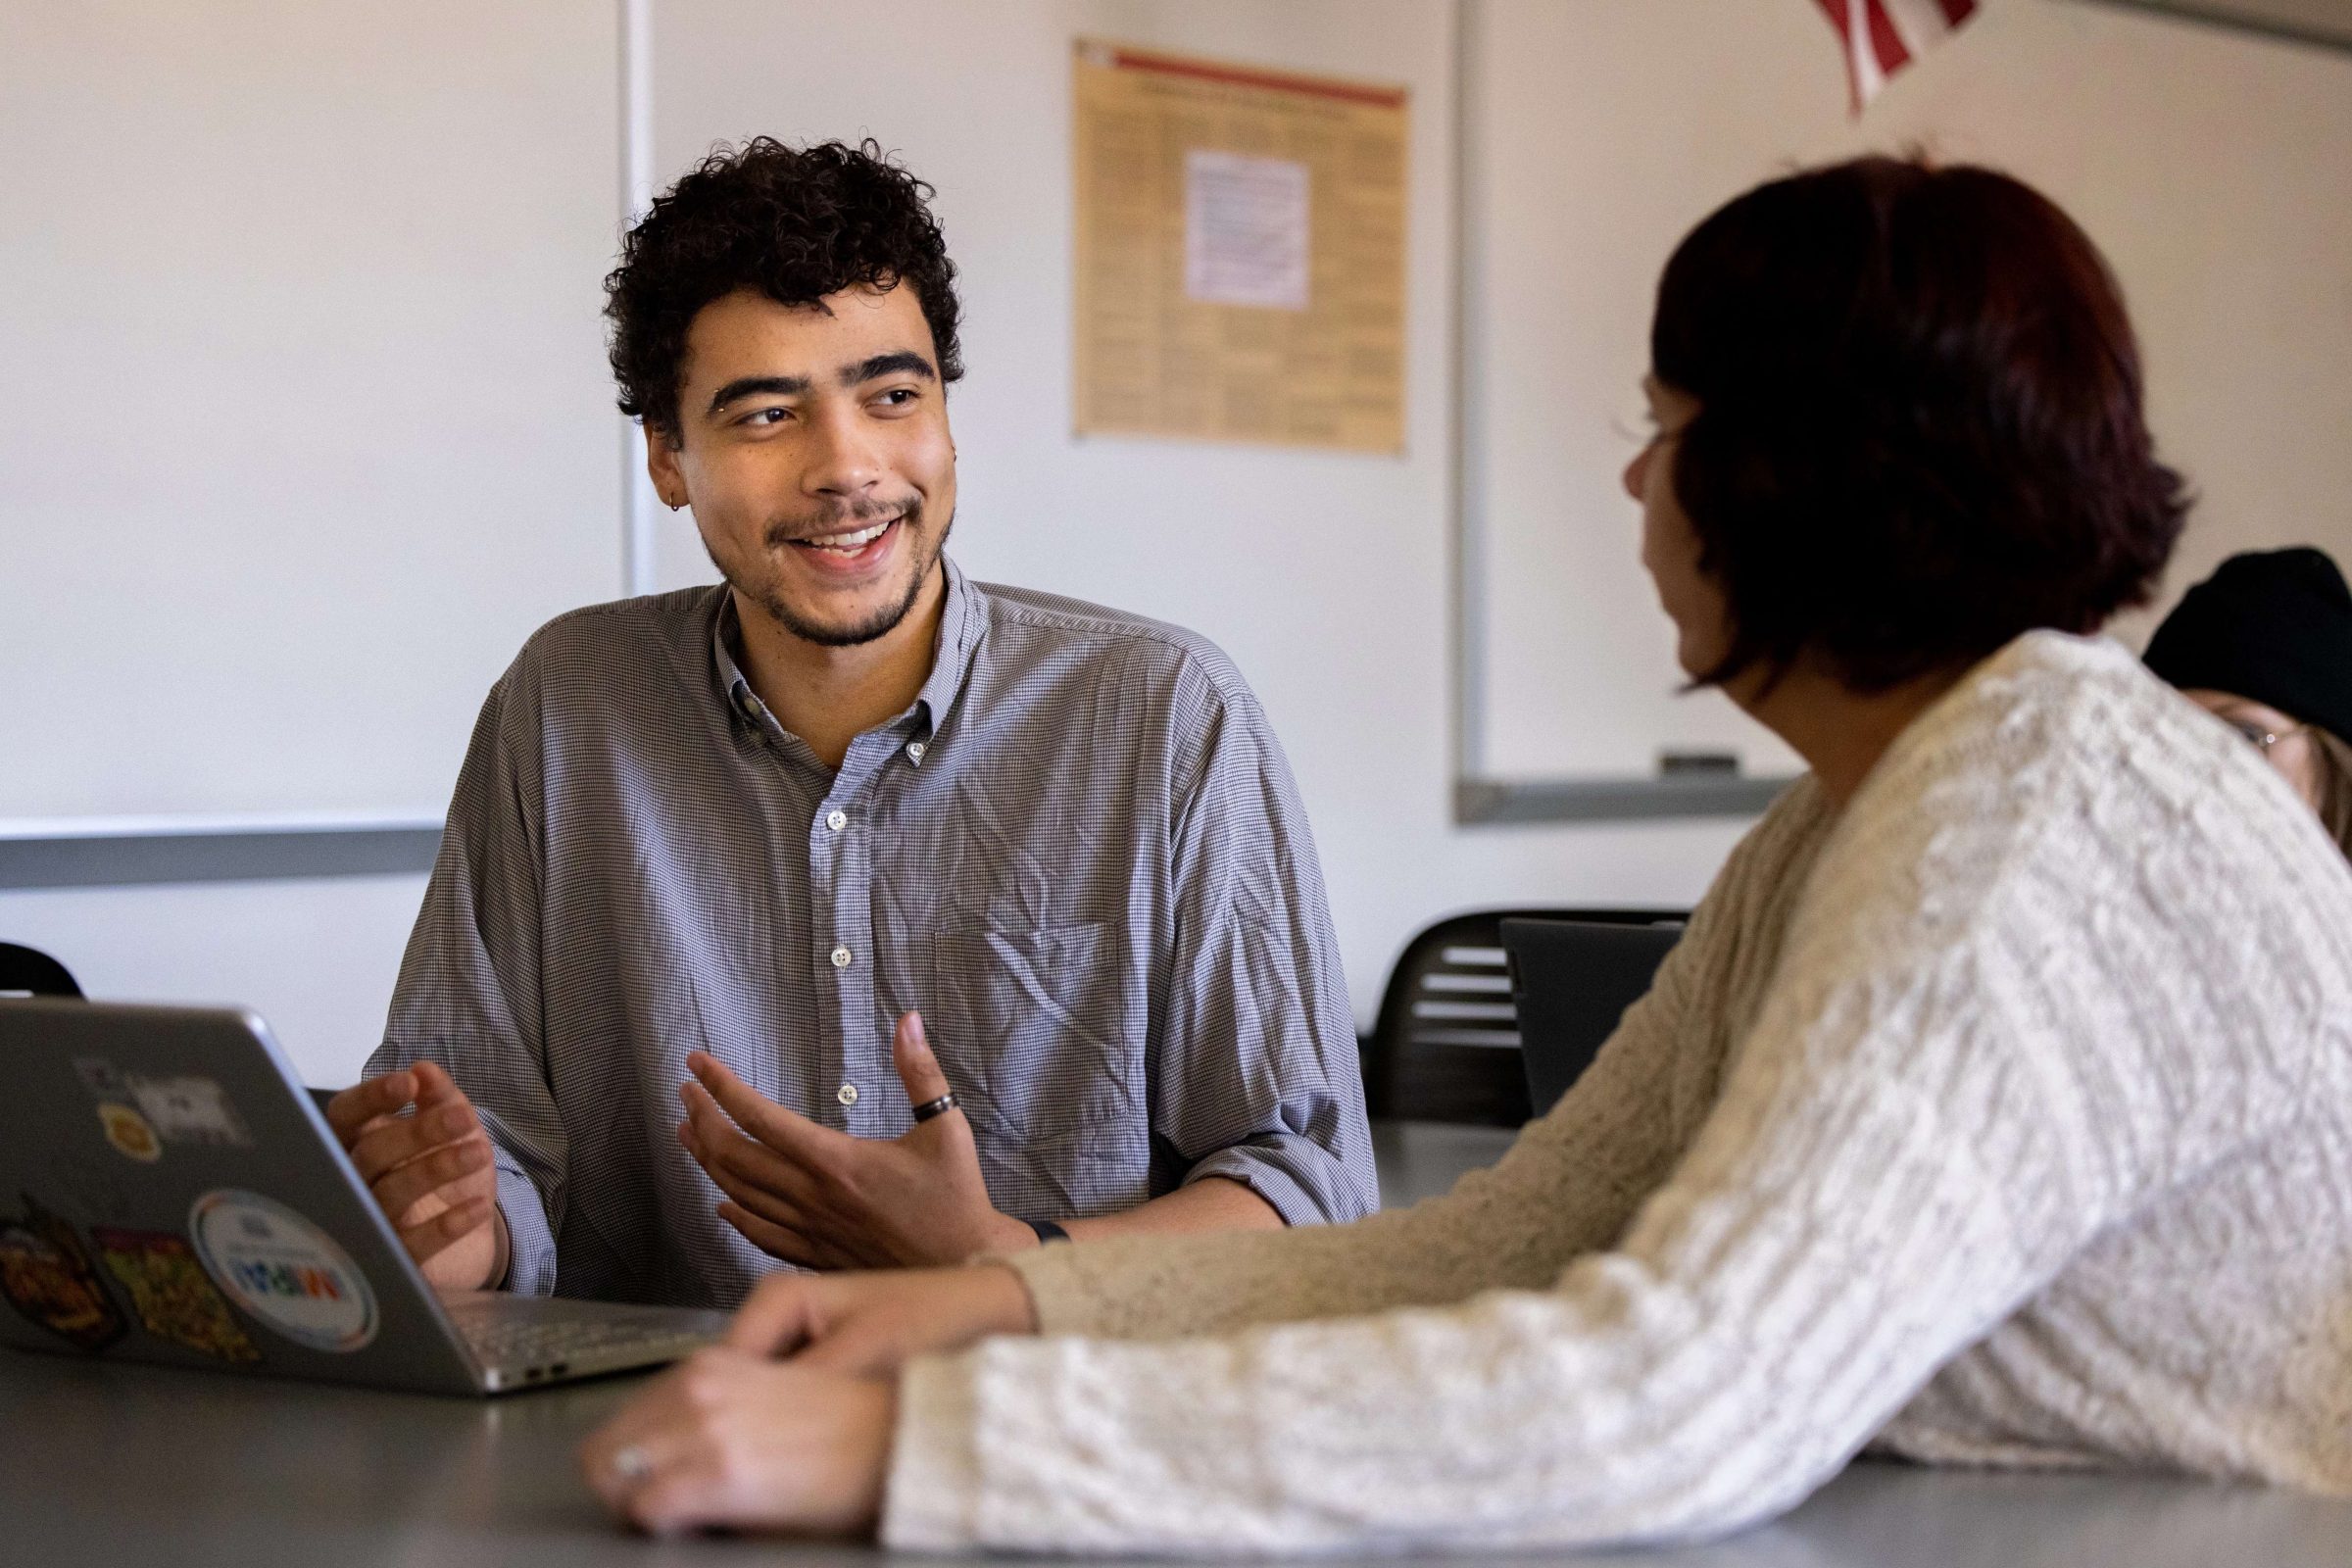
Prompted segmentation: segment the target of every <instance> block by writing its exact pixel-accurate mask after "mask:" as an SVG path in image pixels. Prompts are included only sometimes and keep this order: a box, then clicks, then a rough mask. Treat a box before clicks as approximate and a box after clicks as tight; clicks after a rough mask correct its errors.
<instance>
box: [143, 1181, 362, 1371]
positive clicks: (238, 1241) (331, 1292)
mask: <svg viewBox="0 0 2352 1568" xmlns="http://www.w3.org/2000/svg"><path fill="white" fill-rule="evenodd" d="M188 1234H189V1236H190V1237H191V1238H192V1239H193V1240H194V1241H195V1244H196V1255H197V1257H198V1259H199V1260H201V1261H202V1262H203V1264H204V1271H205V1272H206V1273H207V1274H209V1275H211V1276H212V1279H213V1283H214V1284H216V1285H218V1286H220V1287H221V1289H222V1290H223V1291H226V1292H227V1293H228V1297H229V1299H231V1300H233V1301H235V1302H236V1303H237V1304H238V1305H239V1306H241V1307H243V1308H244V1309H245V1310H246V1311H247V1312H248V1313H250V1314H251V1315H252V1316H253V1317H254V1318H255V1319H257V1320H258V1321H259V1322H260V1323H261V1324H262V1326H263V1327H265V1328H268V1329H270V1330H271V1331H273V1332H275V1333H278V1334H282V1335H284V1336H285V1337H286V1338H287V1339H289V1340H292V1341H293V1342H294V1343H295V1344H297V1345H304V1346H308V1347H310V1348H312V1349H314V1350H331V1351H334V1352H336V1353H338V1354H346V1355H348V1354H349V1353H351V1352H352V1351H354V1350H359V1349H364V1348H367V1346H368V1344H369V1342H371V1341H372V1340H374V1338H375V1331H376V1327H377V1318H376V1310H375V1291H374V1290H373V1288H372V1287H370V1286H369V1285H368V1277H367V1276H366V1275H365V1274H362V1273H361V1272H360V1269H359V1265H358V1264H356V1263H354V1262H353V1261H352V1260H351V1255H350V1254H349V1253H347V1252H345V1251H344V1250H343V1249H342V1248H340V1247H338V1246H336V1245H335V1240H334V1238H333V1237H331V1236H329V1235H327V1234H326V1232H324V1231H322V1230H320V1229H319V1227H318V1226H316V1225H314V1224H312V1223H311V1222H310V1221H309V1220H307V1219H305V1218H303V1217H302V1215H300V1214H298V1213H296V1212H295V1211H294V1210H293V1209H291V1208H288V1207H287V1206H286V1205H285V1204H283V1203H281V1202H279V1201H276V1200H275V1199H273V1198H264V1197H263V1196H262V1195H261V1194H259V1193H247V1192H239V1191H236V1190H234V1189H230V1188H223V1189H221V1190H219V1191H217V1192H210V1193H207V1194H205V1195H204V1196H203V1197H202V1198H199V1199H198V1200H196V1202H195V1205H194V1206H193V1207H191V1208H190V1209H189V1210H188Z"/></svg>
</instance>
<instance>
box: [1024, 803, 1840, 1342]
mask: <svg viewBox="0 0 2352 1568" xmlns="http://www.w3.org/2000/svg"><path fill="white" fill-rule="evenodd" d="M1791 795H1792V798H1791V799H1789V800H1788V801H1786V802H1784V803H1783V804H1782V805H1781V806H1780V807H1777V808H1776V809H1775V810H1774V811H1773V812H1772V813H1771V814H1770V815H1768V816H1767V817H1766V819H1765V820H1764V821H1763V822H1761V823H1759V824H1758V826H1757V827H1756V829H1755V830H1754V831H1753V832H1752V833H1750V834H1749V835H1748V837H1747V838H1746V839H1745V840H1743V841H1742V843H1741V844H1740V847H1739V849H1738V850H1737V851H1735V853H1734V855H1733V857H1732V858H1731V859H1730V860H1729V861H1728V862H1727V864H1726V865H1725V867H1724V870H1723V871H1722V873H1721V874H1720V875H1719V876H1718V877H1717V879H1716V883H1715V886H1714V887H1713V888H1712V889H1711V890H1710V891H1709V893H1708V896H1707V898H1706V899H1705V900H1704V901H1702V902H1701V903H1700V905H1699V907H1697V908H1696V909H1695V910H1693V911H1692V914H1691V925H1690V928H1689V930H1688V931H1687V932H1686V933H1685V935H1684V937H1683V940H1682V941H1681V942H1679V943H1677V944H1676V945H1675V947H1674V949H1673V950H1672V951H1671V952H1670V953H1669V954H1668V955H1667V957H1666V960H1665V962H1664V963H1663V964H1662V965H1660V967H1659V971H1658V975H1657V978H1656V980H1655V981H1654V982H1653V983H1652V985H1651V988H1650V991H1649V992H1648V994H1647V995H1646V996H1644V997H1643V998H1642V1000H1641V1001H1640V1002H1638V1003H1636V1004H1635V1005H1633V1006H1632V1007H1631V1008H1629V1009H1628V1010H1627V1012H1626V1014H1625V1017H1624V1018H1623V1019H1622V1020H1621V1021H1620V1023H1619V1025H1618V1028H1617V1030H1616V1031H1615V1033H1614V1034H1612V1035H1611V1037H1610V1039H1609V1041H1608V1043H1607V1044H1606V1045H1605V1046H1604V1047H1603V1048H1602V1049H1601V1051H1600V1053H1599V1054H1598V1055H1597V1056H1596V1057H1595V1059H1594V1061H1593V1065H1592V1066H1591V1067H1590V1068H1589V1069H1588V1070H1587V1071H1586V1072H1585V1073H1584V1074H1583V1076H1581V1077H1580V1078H1579V1079H1578V1080H1577V1082H1576V1084H1575V1086H1574V1087H1573V1088H1572V1089H1570V1091H1569V1092H1568V1093H1567V1094H1566V1095H1565V1096H1563V1097H1562V1098H1561V1100H1560V1103H1558V1104H1557V1105H1555V1106H1554V1107H1553V1108H1552V1109H1551V1111H1550V1112H1549V1113H1548V1114H1547V1115H1545V1116H1544V1118H1543V1119H1542V1120H1540V1121H1537V1122H1535V1123H1532V1124H1531V1125H1530V1126H1529V1127H1528V1128H1527V1129H1526V1130H1525V1131H1524V1132H1523V1133H1522V1134H1521V1135H1520V1137H1519V1138H1518V1140H1517V1141H1516V1142H1515V1143H1513V1144H1512V1146H1511V1148H1510V1150H1509V1152H1507V1153H1506V1154H1505V1155H1504V1156H1503V1158H1502V1159H1501V1160H1500V1161H1499V1162H1498V1163H1496V1164H1495V1166H1494V1167H1493V1168H1491V1169H1487V1170H1479V1171H1473V1172H1471V1173H1469V1174H1468V1175H1466V1176H1464V1177H1463V1178H1462V1179H1461V1180H1460V1181H1459V1182H1458V1183H1457V1184H1456V1185H1455V1186H1454V1188H1453V1189H1452V1190H1451V1191H1450V1192H1448V1193H1446V1195H1445V1196H1443V1197H1440V1198H1433V1199H1430V1200H1427V1201H1423V1202H1420V1203H1416V1204H1414V1205H1413V1206H1412V1207H1411V1208H1409V1209H1391V1210H1387V1211H1384V1212H1382V1213H1378V1214H1374V1215H1372V1216H1370V1217H1368V1218H1365V1219H1362V1220H1358V1221H1356V1222H1354V1223H1352V1224H1348V1225H1345V1226H1329V1227H1306V1226H1300V1227H1294V1228H1291V1229H1287V1230H1280V1231H1255V1232H1216V1233H1210V1234H1205V1235H1201V1236H1187V1237H1152V1236H1141V1237H1132V1238H1119V1239H1115V1240H1108V1241H1102V1242H1093V1243H1088V1244H1087V1245H1085V1246H1080V1247H1052V1248H1041V1249H1038V1250H1033V1251H1028V1252H1022V1253H1018V1254H1016V1255H1015V1256H1014V1257H1013V1258H1011V1259H1009V1260H1008V1261H1010V1262H1011V1264H1012V1266H1013V1267H1014V1268H1015V1269H1017V1270H1018V1271H1019V1272H1020V1274H1021V1276H1022V1279H1023V1282H1024V1284H1025V1285H1026V1286H1027V1287H1028V1290H1029V1294H1030V1298H1031V1299H1032V1301H1033V1302H1034V1304H1035V1306H1036V1309H1037V1316H1038V1321H1039V1325H1040V1327H1041V1329H1042V1331H1043V1332H1045V1333H1047V1334H1086V1335H1092V1336H1097V1337H1101V1338H1110V1339H1155V1338H1165V1337H1170V1336H1175V1335H1186V1334H1201V1333H1211V1332H1218V1331H1224V1330H1230V1329H1236V1328H1241V1327H1246V1326H1248V1325H1250V1324H1256V1323H1276V1322H1295V1321H1299V1320H1301V1319H1307V1318H1325V1317H1342V1316H1348V1315H1352V1314H1356V1313H1363V1312H1374V1311H1380V1310H1383V1309H1385V1308H1389V1307H1399V1306H1419V1305H1435V1304H1439V1303H1443V1302H1448V1301H1459V1300H1462V1299H1465V1298H1467V1297H1470V1296H1472V1295H1475V1294H1476V1293H1478V1292H1480V1291H1482V1290H1492V1289H1496V1288H1501V1287H1518V1288H1523V1289H1530V1290H1533V1289H1540V1288H1542V1287H1544V1286H1546V1285H1548V1284H1550V1283H1551V1281H1552V1280H1553V1279H1554V1278H1555V1277H1557V1275H1558V1274H1559V1271H1560V1269H1561V1268H1562V1267H1563V1266H1565V1265H1566V1263H1567V1262H1568V1260H1569V1259H1570V1258H1572V1257H1574V1256H1576V1255H1577V1254H1578V1253H1580V1252H1586V1251H1591V1250H1594V1249H1596V1248H1601V1247H1605V1246H1607V1245H1609V1243H1611V1242H1613V1241H1614V1240H1616V1238H1617V1236H1618V1235H1619V1233H1620V1232H1622V1231H1623V1230H1624V1229H1625V1226H1626V1223H1627V1221H1628V1220H1629V1219H1630V1218H1631V1217H1632V1215H1633V1212H1634V1209H1635V1207H1636V1206H1637V1204H1639V1202H1640V1201H1641V1200H1642V1197H1643V1196H1645V1195H1646V1194H1647V1193H1649V1192H1650V1191H1651V1190H1653V1189H1654V1188H1655V1187H1656V1186H1657V1185H1658V1183H1659V1182H1660V1181H1661V1180H1663V1179H1664V1177H1665V1174H1666V1171H1667V1170H1668V1169H1669V1168H1670V1167H1671V1165H1672V1163H1673V1160H1674V1157H1675V1156H1676V1154H1677V1153H1678V1152H1680V1149H1681V1139H1680V1138H1678V1136H1677V1134H1676V1129H1675V1114H1674V1110H1675V1107H1674V1104H1673V1103H1672V1102H1673V1096H1674V1086H1675V1084H1676V1082H1677V1079H1678V1072H1677V1065H1678V1062H1679V1061H1681V1060H1682V1059H1683V1058H1685V1057H1687V1056H1688V1055H1689V1054H1691V1053H1692V1052H1693V1051H1696V1050H1700V1049H1703V1047H1702V1046H1701V1045H1700V1043H1699V1042H1698V1041H1697V1040H1695V1039H1694V1033H1695V1032H1694V1031H1693V1029H1692V1028H1691V1020H1692V1019H1693V1018H1694V1017H1697V1016H1703V1015H1705V1014H1707V1013H1709V1012H1711V1011H1712V1010H1713V1009H1714V1008H1715V1007H1717V1006H1718V1005H1720V998H1719V997H1718V996H1717V995H1715V993H1716V992H1718V991H1719V990H1720V989H1721V980H1720V977H1721V975H1722V974H1723V972H1724V971H1725V970H1726V969H1727V968H1728V967H1729V961H1730V958H1731V956H1732V955H1731V954H1730V953H1729V952H1728V951H1727V950H1728V949H1729V948H1730V947H1731V945H1732V944H1733V943H1734V942H1735V940H1736V934H1737V930H1738V928H1739V926H1740V924H1741V921H1742V919H1743V915H1744V909H1743V906H1744V905H1745V904H1747V903H1749V902H1752V901H1753V900H1754V899H1755V898H1756V897H1757V896H1758V895H1759V893H1760V892H1761V891H1762V890H1763V889H1765V888H1768V887H1769V886H1770V885H1771V884H1772V883H1773V882H1774V881H1775V880H1776V879H1777V878H1778V877H1779V876H1780V875H1782V874H1784V872H1785V870H1786V868H1787V862H1788V860H1789V856H1790V854H1791V852H1792V850H1796V851H1801V850H1803V849H1805V848H1809V847H1810V844H1811V842H1812V840H1813V839H1814V838H1815V837H1816V836H1817V835H1818V833H1819V828H1820V821H1821V813H1820V811H1819V808H1818V803H1817V802H1816V801H1815V799H1814V796H1813V793H1812V790H1811V787H1810V785H1805V786H1800V787H1799V788H1798V789H1797V790H1796V791H1793V792H1791ZM1687 1131H1688V1130H1687V1129H1686V1130H1685V1135H1686V1136H1687Z"/></svg>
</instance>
